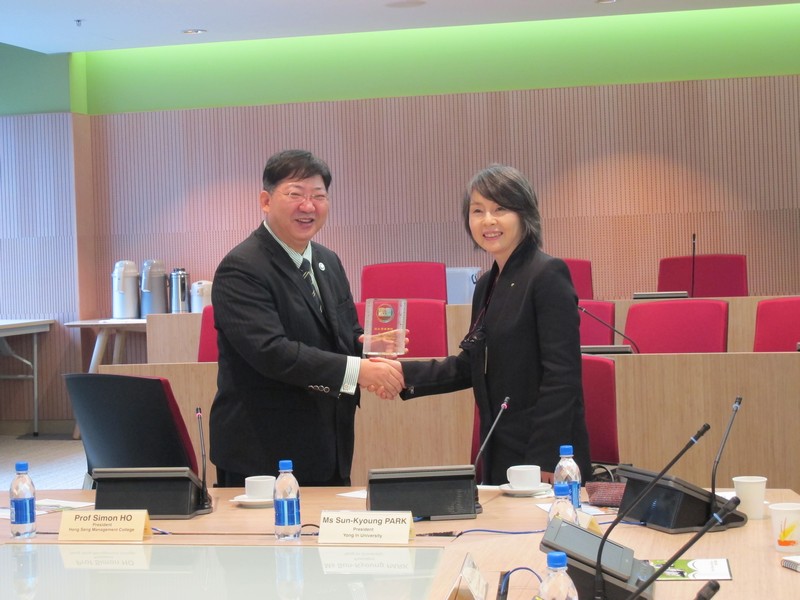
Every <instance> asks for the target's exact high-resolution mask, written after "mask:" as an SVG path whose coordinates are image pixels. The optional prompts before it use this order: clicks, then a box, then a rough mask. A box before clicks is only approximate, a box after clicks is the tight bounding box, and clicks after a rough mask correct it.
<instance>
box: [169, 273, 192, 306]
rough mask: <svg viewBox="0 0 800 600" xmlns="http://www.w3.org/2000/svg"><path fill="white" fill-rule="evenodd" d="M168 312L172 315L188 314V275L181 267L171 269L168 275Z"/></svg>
mask: <svg viewBox="0 0 800 600" xmlns="http://www.w3.org/2000/svg"><path fill="white" fill-rule="evenodd" d="M169 298H170V301H169V307H170V309H169V311H170V312H172V313H188V312H190V311H189V274H188V273H187V272H186V269H184V268H183V267H176V268H174V269H172V273H170V275H169Z"/></svg>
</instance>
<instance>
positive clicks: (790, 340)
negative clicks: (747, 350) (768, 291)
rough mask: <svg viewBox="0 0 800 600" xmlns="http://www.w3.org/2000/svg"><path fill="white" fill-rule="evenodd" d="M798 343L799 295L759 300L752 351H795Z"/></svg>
mask: <svg viewBox="0 0 800 600" xmlns="http://www.w3.org/2000/svg"><path fill="white" fill-rule="evenodd" d="M798 343H800V296H793V297H791V298H770V299H767V300H759V302H758V306H757V308H756V334H755V339H754V340H753V352H795V351H796V350H797V344H798Z"/></svg>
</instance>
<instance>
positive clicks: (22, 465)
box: [14, 460, 28, 472]
mask: <svg viewBox="0 0 800 600" xmlns="http://www.w3.org/2000/svg"><path fill="white" fill-rule="evenodd" d="M14 469H15V470H16V471H18V472H19V471H27V470H28V461H27V460H21V461H19V462H18V463H16V464H15V465H14Z"/></svg>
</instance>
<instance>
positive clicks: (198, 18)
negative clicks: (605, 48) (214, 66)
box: [0, 0, 795, 54]
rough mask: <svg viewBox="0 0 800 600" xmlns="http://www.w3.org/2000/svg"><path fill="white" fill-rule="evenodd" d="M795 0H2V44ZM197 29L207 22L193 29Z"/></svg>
mask: <svg viewBox="0 0 800 600" xmlns="http://www.w3.org/2000/svg"><path fill="white" fill-rule="evenodd" d="M794 3H795V2H792V1H790V0H786V1H781V0H616V2H614V3H606V4H601V3H598V2H597V1H596V0H426V1H422V0H124V1H123V0H0V43H5V44H10V45H12V46H19V47H21V48H27V49H29V50H35V51H37V52H43V53H46V54H53V53H59V52H81V51H92V50H113V49H120V48H139V47H146V46H174V45H178V44H190V43H209V42H223V41H234V40H251V39H264V38H281V37H294V36H307V35H324V34H335V33H356V32H365V31H385V30H394V29H412V28H424V27H443V26H453V25H475V24H483V23H506V22H514V21H535V20H544V19H562V18H575V17H597V16H607V15H622V14H631V13H652V12H668V11H677V10H692V9H704V8H724V7H740V6H756V5H770V4H794ZM189 28H202V29H206V30H207V33H205V34H203V35H195V36H191V35H186V34H183V33H182V31H183V30H184V29H189Z"/></svg>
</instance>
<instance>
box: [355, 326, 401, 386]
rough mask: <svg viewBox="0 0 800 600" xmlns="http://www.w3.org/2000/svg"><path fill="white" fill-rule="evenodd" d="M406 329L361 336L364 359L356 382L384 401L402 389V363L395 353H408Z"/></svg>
mask: <svg viewBox="0 0 800 600" xmlns="http://www.w3.org/2000/svg"><path fill="white" fill-rule="evenodd" d="M407 333H408V330H403V329H395V330H393V331H387V332H385V333H381V334H374V335H370V336H368V337H369V339H368V340H366V341H365V340H364V337H365V336H361V338H360V341H361V342H362V343H364V347H365V354H366V355H367V358H364V359H362V360H361V369H360V371H359V374H358V384H359V385H360V386H361V387H362V388H366V389H368V390H369V391H370V392H375V393H376V394H378V396H380V397H381V398H383V399H384V400H390V399H392V398H395V397H396V396H397V395H398V394H399V393H400V392H401V391H402V390H403V388H405V380H404V378H403V366H402V364H401V363H400V361H399V360H397V356H398V354H405V353H406V352H408V338H406V337H405V335H407Z"/></svg>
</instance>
